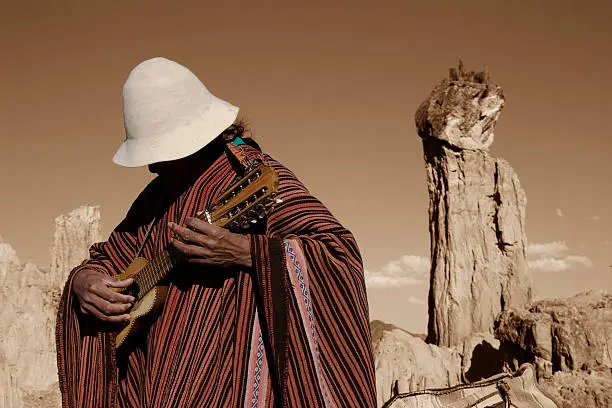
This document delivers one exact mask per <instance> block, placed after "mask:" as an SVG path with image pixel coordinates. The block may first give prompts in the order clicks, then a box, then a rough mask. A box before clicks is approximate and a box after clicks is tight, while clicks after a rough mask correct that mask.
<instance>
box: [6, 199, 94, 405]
mask: <svg viewBox="0 0 612 408" xmlns="http://www.w3.org/2000/svg"><path fill="white" fill-rule="evenodd" d="M99 238H100V213H99V209H98V208H97V207H81V208H78V209H76V210H74V211H72V212H71V213H69V214H68V215H64V216H60V217H58V218H56V219H55V238H54V243H53V246H52V249H51V254H52V264H51V267H49V268H39V267H37V266H36V265H34V264H33V263H32V262H24V261H21V260H20V259H19V258H18V256H17V254H16V252H15V250H14V249H13V248H12V247H11V246H10V245H9V244H7V243H0V322H2V325H3V327H4V330H3V334H2V336H1V337H0V384H2V386H0V406H3V407H7V408H8V407H10V408H20V407H58V406H60V396H59V388H58V385H57V365H56V355H55V318H56V311H57V302H58V299H59V295H60V292H61V289H62V286H63V283H64V281H65V279H66V277H67V274H68V273H69V272H70V270H71V269H72V268H73V267H74V266H76V265H77V264H78V263H80V262H81V261H82V260H83V259H85V258H86V257H87V249H88V248H89V246H90V245H91V243H92V242H94V241H96V240H99Z"/></svg>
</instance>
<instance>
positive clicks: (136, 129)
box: [113, 57, 239, 167]
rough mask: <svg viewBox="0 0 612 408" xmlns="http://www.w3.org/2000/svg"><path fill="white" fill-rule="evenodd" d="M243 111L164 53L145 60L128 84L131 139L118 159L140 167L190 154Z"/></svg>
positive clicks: (126, 99)
mask: <svg viewBox="0 0 612 408" xmlns="http://www.w3.org/2000/svg"><path fill="white" fill-rule="evenodd" d="M238 110H239V108H238V107H237V106H233V105H232V104H230V103H228V102H226V101H224V100H222V99H219V98H217V97H216V96H214V95H213V94H211V93H210V92H209V91H208V89H207V88H206V86H205V85H204V84H203V83H202V82H201V81H200V80H199V79H198V78H197V77H196V76H195V75H194V74H193V72H191V71H190V70H189V69H187V68H186V67H184V66H182V65H180V64H177V63H176V62H174V61H170V60H168V59H166V58H161V57H156V58H152V59H149V60H146V61H143V62H141V63H140V64H138V65H137V66H136V67H135V68H134V69H133V70H132V71H131V72H130V74H129V76H128V78H127V80H126V81H125V84H124V85H123V119H124V122H125V133H126V139H125V141H124V142H123V143H122V144H121V146H119V149H118V150H117V153H115V156H114V157H113V161H114V162H115V163H117V164H119V165H121V166H126V167H139V166H145V165H147V164H151V163H156V162H161V161H168V160H176V159H180V158H183V157H186V156H189V155H190V154H192V153H195V152H197V151H198V150H200V149H201V148H202V147H204V146H206V145H207V144H208V143H210V142H211V141H212V140H213V139H214V138H215V137H217V136H218V135H220V134H221V133H222V132H223V131H224V130H225V129H227V128H228V127H229V126H230V125H231V124H232V123H234V121H235V120H236V117H237V116H238Z"/></svg>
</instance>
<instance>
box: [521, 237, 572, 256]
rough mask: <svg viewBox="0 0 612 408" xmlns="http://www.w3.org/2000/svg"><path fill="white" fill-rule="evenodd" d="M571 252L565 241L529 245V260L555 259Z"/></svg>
mask: <svg viewBox="0 0 612 408" xmlns="http://www.w3.org/2000/svg"><path fill="white" fill-rule="evenodd" d="M567 251H569V247H568V246H567V244H566V243H565V242H563V241H554V242H547V243H545V244H529V246H528V247H527V258H530V257H531V258H536V257H544V256H549V257H555V256H560V255H562V254H564V253H566V252H567Z"/></svg>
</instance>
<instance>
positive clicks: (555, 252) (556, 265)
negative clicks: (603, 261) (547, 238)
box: [527, 241, 593, 272]
mask: <svg viewBox="0 0 612 408" xmlns="http://www.w3.org/2000/svg"><path fill="white" fill-rule="evenodd" d="M568 251H569V247H568V246H567V244H566V243H565V242H563V241H554V242H548V243H545V244H530V245H529V246H528V247H527V263H528V265H529V268H531V269H532V270H539V271H543V272H559V271H566V270H570V269H574V268H579V267H586V268H592V267H593V262H592V261H591V260H590V259H589V258H588V257H586V256H583V255H573V254H568Z"/></svg>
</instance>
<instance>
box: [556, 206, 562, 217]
mask: <svg viewBox="0 0 612 408" xmlns="http://www.w3.org/2000/svg"><path fill="white" fill-rule="evenodd" d="M557 217H563V211H561V209H560V208H557Z"/></svg>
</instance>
